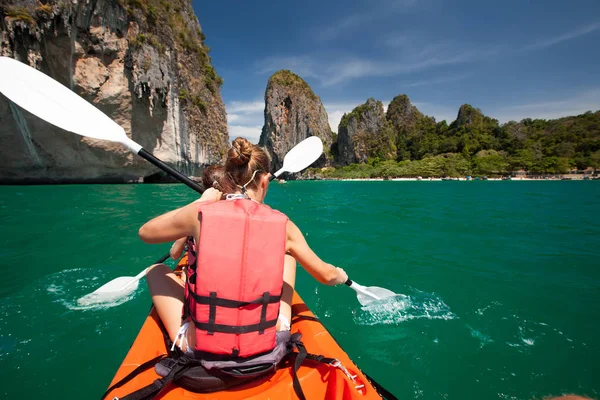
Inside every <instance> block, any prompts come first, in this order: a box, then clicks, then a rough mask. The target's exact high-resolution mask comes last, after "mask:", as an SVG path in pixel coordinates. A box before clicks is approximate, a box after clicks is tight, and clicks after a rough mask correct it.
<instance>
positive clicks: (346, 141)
mask: <svg viewBox="0 0 600 400" xmlns="http://www.w3.org/2000/svg"><path fill="white" fill-rule="evenodd" d="M385 126H386V120H385V113H384V112H383V104H382V103H381V101H378V100H374V99H372V98H370V99H368V100H367V102H366V103H364V104H362V105H360V106H358V107H356V108H354V110H352V112H351V113H349V114H344V116H343V117H342V119H341V121H340V125H339V127H338V141H337V147H338V153H339V156H338V162H339V163H340V164H342V165H348V164H353V163H365V162H367V160H368V157H369V156H370V155H372V153H373V152H372V150H373V146H374V145H375V144H377V142H378V140H379V135H380V134H381V132H382V130H383V128H384V127H385Z"/></svg>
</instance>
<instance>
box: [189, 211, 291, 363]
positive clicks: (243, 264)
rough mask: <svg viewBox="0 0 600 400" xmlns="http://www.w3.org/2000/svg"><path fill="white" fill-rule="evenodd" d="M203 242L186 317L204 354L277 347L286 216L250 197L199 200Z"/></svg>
mask: <svg viewBox="0 0 600 400" xmlns="http://www.w3.org/2000/svg"><path fill="white" fill-rule="evenodd" d="M198 212H199V217H200V220H201V228H200V243H199V246H196V249H195V250H196V252H195V253H196V263H195V265H194V264H193V263H192V264H191V265H190V268H188V276H187V280H186V289H185V294H186V300H185V305H184V317H190V318H191V320H192V322H193V324H194V327H195V338H196V345H195V348H194V350H195V352H196V353H199V356H200V357H201V358H204V359H217V360H228V359H240V358H246V357H251V356H255V355H259V354H264V353H268V352H269V351H271V350H273V348H274V347H275V345H276V342H275V333H276V332H275V325H276V323H277V318H278V317H279V301H280V300H281V290H282V287H283V264H284V256H285V244H286V223H287V220H288V218H287V217H286V216H285V215H284V214H282V213H280V212H278V211H275V210H273V209H271V208H270V207H268V206H266V205H264V204H258V203H256V202H254V201H252V200H249V199H239V200H223V201H218V202H215V203H208V204H202V203H200V205H199V211H198Z"/></svg>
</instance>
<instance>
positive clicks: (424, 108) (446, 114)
mask: <svg viewBox="0 0 600 400" xmlns="http://www.w3.org/2000/svg"><path fill="white" fill-rule="evenodd" d="M413 106H415V107H417V108H418V109H419V111H421V112H422V113H423V114H425V115H429V116H430V117H434V118H435V120H436V121H437V122H440V121H444V120H445V121H446V122H447V123H448V125H450V124H451V123H452V122H453V121H454V120H455V119H456V115H457V114H458V109H459V108H460V104H459V105H457V106H448V105H445V104H436V103H429V102H421V101H415V102H414V103H413Z"/></svg>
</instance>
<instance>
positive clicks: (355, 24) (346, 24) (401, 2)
mask: <svg viewBox="0 0 600 400" xmlns="http://www.w3.org/2000/svg"><path fill="white" fill-rule="evenodd" d="M425 2H426V0H421V1H420V2H419V1H418V0H383V1H382V0H379V1H373V0H370V1H368V2H365V4H366V6H367V7H366V8H365V9H363V10H360V11H358V12H355V13H353V14H349V15H345V16H344V17H342V18H337V19H334V20H333V22H332V23H330V24H328V25H327V27H325V28H321V29H319V30H318V31H317V34H316V36H317V38H318V39H319V40H326V41H328V40H333V39H336V38H338V37H339V36H342V35H344V34H346V33H352V32H354V31H356V30H358V29H359V28H361V27H363V26H364V25H367V24H369V23H372V22H374V21H380V20H382V19H385V18H388V17H390V16H393V15H396V14H399V13H405V12H408V11H412V10H414V8H415V6H417V5H423V4H424V3H425Z"/></svg>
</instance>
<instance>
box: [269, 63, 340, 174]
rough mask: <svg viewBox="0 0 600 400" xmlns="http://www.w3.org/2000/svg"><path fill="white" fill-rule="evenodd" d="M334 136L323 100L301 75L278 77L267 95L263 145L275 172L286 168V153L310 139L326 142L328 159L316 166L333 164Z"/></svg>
mask: <svg viewBox="0 0 600 400" xmlns="http://www.w3.org/2000/svg"><path fill="white" fill-rule="evenodd" d="M333 135H334V134H333V133H332V132H331V128H330V127H329V121H328V118H327V112H326V111H325V107H323V103H321V99H320V98H319V97H318V96H317V95H315V94H314V92H313V91H312V89H311V88H310V86H309V85H308V84H307V83H306V82H305V81H304V80H303V79H302V78H300V77H299V76H298V75H296V74H294V73H293V72H290V71H287V70H281V71H277V72H276V73H274V74H273V75H272V76H271V77H270V78H269V81H268V83H267V89H266V91H265V125H264V126H263V129H262V133H261V135H260V140H259V145H260V146H263V147H264V148H265V149H266V150H267V151H268V152H269V154H270V156H271V162H272V166H271V167H272V169H273V171H277V170H278V169H279V168H281V166H282V165H283V158H284V156H285V155H286V153H287V152H288V151H289V150H290V149H291V148H292V147H294V146H295V145H296V144H298V143H299V142H301V141H302V140H304V139H306V138H307V137H309V136H318V137H319V138H321V140H322V141H323V146H324V149H325V152H324V155H323V156H322V157H321V158H320V159H319V160H318V161H317V162H316V163H315V164H313V166H323V165H325V164H327V163H329V162H331V161H332V155H331V152H330V149H331V145H332V143H333Z"/></svg>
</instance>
